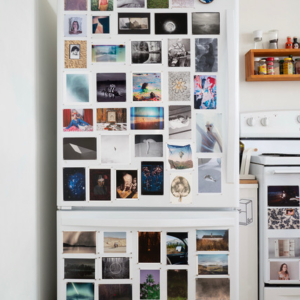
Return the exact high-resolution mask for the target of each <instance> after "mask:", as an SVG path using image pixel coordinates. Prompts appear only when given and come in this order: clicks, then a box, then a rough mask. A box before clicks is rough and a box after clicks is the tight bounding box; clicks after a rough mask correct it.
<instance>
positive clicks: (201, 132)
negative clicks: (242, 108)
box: [196, 113, 222, 153]
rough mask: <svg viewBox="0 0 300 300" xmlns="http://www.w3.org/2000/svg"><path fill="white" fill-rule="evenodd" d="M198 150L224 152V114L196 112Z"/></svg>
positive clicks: (199, 151)
mask: <svg viewBox="0 0 300 300" xmlns="http://www.w3.org/2000/svg"><path fill="white" fill-rule="evenodd" d="M196 152H197V153H222V114H220V113H217V114H209V115H205V114H196Z"/></svg>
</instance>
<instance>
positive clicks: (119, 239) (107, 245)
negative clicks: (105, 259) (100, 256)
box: [103, 232, 126, 253]
mask: <svg viewBox="0 0 300 300" xmlns="http://www.w3.org/2000/svg"><path fill="white" fill-rule="evenodd" d="M103 235H104V253H126V232H104V233H103Z"/></svg>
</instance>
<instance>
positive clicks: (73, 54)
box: [65, 41, 87, 69]
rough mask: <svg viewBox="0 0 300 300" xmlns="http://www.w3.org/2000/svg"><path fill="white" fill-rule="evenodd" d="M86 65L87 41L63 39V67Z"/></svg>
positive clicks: (74, 67)
mask: <svg viewBox="0 0 300 300" xmlns="http://www.w3.org/2000/svg"><path fill="white" fill-rule="evenodd" d="M86 67H87V42H86V41H65V68H66V69H67V68H73V69H82V68H86Z"/></svg>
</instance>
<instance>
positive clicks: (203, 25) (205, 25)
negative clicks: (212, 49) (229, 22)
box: [192, 12, 220, 34]
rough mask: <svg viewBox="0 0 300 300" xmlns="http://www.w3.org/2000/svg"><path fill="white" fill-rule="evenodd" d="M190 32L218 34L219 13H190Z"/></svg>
mask: <svg viewBox="0 0 300 300" xmlns="http://www.w3.org/2000/svg"><path fill="white" fill-rule="evenodd" d="M192 34H220V13H219V12H194V13H192Z"/></svg>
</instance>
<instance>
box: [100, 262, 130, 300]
mask: <svg viewBox="0 0 300 300" xmlns="http://www.w3.org/2000/svg"><path fill="white" fill-rule="evenodd" d="M129 268H130V267H129V257H102V279H130V276H129V274H130V271H129ZM110 299H111V298H110Z"/></svg>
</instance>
